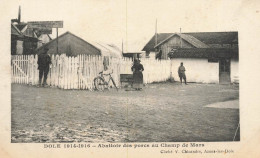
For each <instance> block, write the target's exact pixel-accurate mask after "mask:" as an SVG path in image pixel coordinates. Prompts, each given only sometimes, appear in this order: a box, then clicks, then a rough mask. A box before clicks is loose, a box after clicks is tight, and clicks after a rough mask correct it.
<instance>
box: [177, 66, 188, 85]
mask: <svg viewBox="0 0 260 158" xmlns="http://www.w3.org/2000/svg"><path fill="white" fill-rule="evenodd" d="M185 71H186V70H185V67H184V66H183V62H181V65H180V66H179V69H178V74H179V77H180V80H181V84H182V79H184V82H185V84H186V85H187V82H186V75H185Z"/></svg>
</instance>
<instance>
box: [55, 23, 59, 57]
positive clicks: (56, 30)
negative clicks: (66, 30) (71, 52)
mask: <svg viewBox="0 0 260 158" xmlns="http://www.w3.org/2000/svg"><path fill="white" fill-rule="evenodd" d="M56 32H57V54H59V40H58V36H59V31H58V27H57V28H56Z"/></svg>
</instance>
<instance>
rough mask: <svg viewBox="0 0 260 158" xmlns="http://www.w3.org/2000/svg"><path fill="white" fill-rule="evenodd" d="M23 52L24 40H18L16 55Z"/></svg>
mask: <svg viewBox="0 0 260 158" xmlns="http://www.w3.org/2000/svg"><path fill="white" fill-rule="evenodd" d="M22 54H23V41H20V40H17V43H16V55H22Z"/></svg>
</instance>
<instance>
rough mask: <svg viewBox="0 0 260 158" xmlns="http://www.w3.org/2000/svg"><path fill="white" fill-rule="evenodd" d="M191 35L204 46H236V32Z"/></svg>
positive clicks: (195, 33)
mask: <svg viewBox="0 0 260 158" xmlns="http://www.w3.org/2000/svg"><path fill="white" fill-rule="evenodd" d="M185 34H188V35H191V36H193V37H195V38H197V39H198V40H200V41H201V42H204V43H205V44H238V32H234V31H233V32H191V33H185Z"/></svg>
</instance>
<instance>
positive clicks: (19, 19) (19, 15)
mask: <svg viewBox="0 0 260 158" xmlns="http://www.w3.org/2000/svg"><path fill="white" fill-rule="evenodd" d="M20 22H21V6H19V10H18V24H19V23H20Z"/></svg>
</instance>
